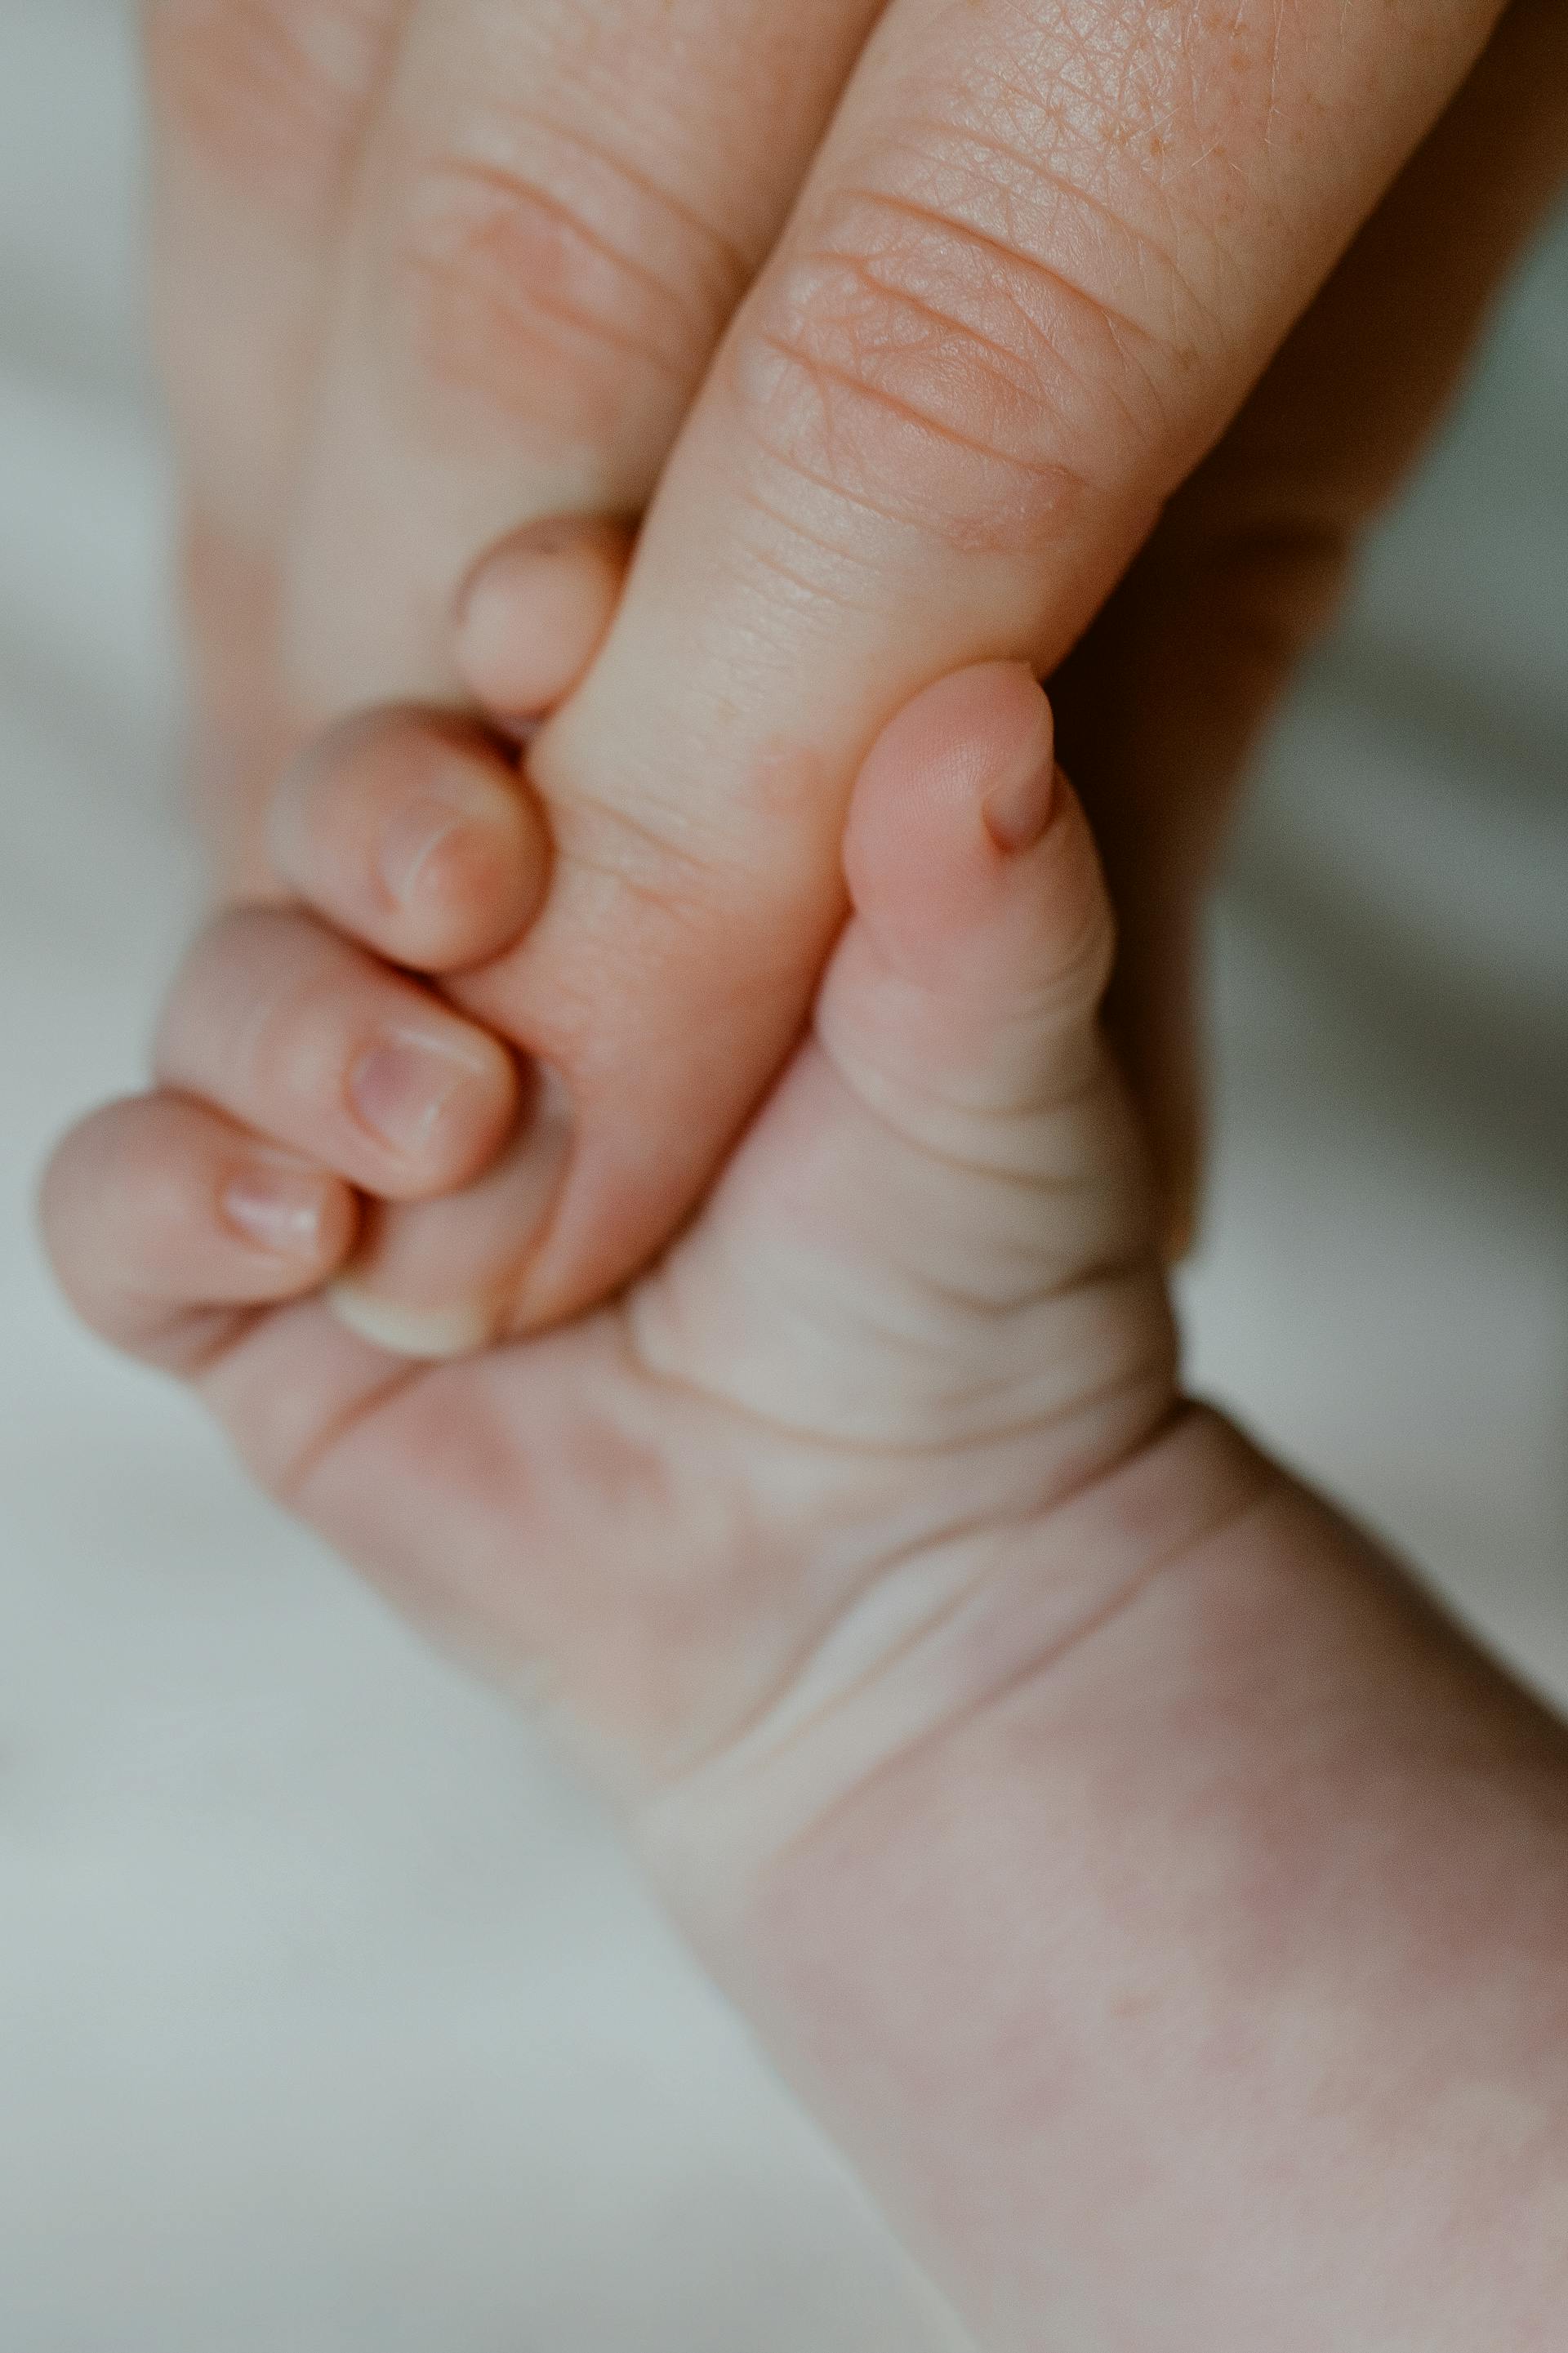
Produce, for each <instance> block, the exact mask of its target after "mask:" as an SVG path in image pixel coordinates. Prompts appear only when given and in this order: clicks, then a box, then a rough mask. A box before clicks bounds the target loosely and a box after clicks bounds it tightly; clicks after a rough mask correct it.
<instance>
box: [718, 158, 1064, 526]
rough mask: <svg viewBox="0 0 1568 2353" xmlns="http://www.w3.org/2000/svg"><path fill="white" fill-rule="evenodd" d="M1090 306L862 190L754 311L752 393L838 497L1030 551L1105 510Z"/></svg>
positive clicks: (780, 440) (999, 251)
mask: <svg viewBox="0 0 1568 2353" xmlns="http://www.w3.org/2000/svg"><path fill="white" fill-rule="evenodd" d="M1089 308H1090V306H1089V298H1087V297H1084V296H1080V295H1078V294H1077V293H1076V291H1075V290H1071V289H1070V288H1068V286H1067V285H1066V283H1065V281H1062V280H1058V279H1057V278H1056V277H1055V276H1054V274H1053V273H1051V272H1050V271H1048V270H1047V269H1045V268H1044V267H1043V266H1042V265H1041V264H1039V263H1037V262H1036V261H1034V260H1032V259H1029V258H1028V257H1026V256H1025V255H1023V254H1021V253H1018V252H1016V251H1013V250H1011V249H1010V248H1008V247H1007V246H1005V244H1002V243H999V242H998V241H997V240H996V239H995V238H994V237H992V236H990V235H989V234H988V233H986V232H984V231H982V230H979V229H977V228H974V227H971V226H970V225H968V224H966V223H965V222H963V220H960V219H958V218H955V217H951V216H947V215H945V214H944V213H942V211H941V210H940V209H937V208H935V207H928V206H925V205H923V204H921V203H919V202H917V201H915V200H913V199H906V198H904V197H901V196H898V197H895V196H892V195H887V194H885V193H881V192H877V191H864V192H854V193H851V194H847V195H843V196H841V197H839V198H838V199H837V201H836V203H835V205H834V206H833V207H832V208H831V209H830V210H829V211H828V213H827V214H826V216H825V217H824V218H823V219H822V220H821V221H820V222H819V223H818V225H817V234H816V237H814V239H813V241H812V243H811V244H810V246H809V248H807V249H805V250H804V251H803V252H801V253H800V254H799V255H798V256H797V257H796V258H795V259H793V260H791V261H790V262H789V263H787V264H786V265H785V266H784V268H783V269H782V270H781V271H780V273H779V275H778V277H777V279H776V280H775V281H774V282H773V284H772V285H771V286H770V287H768V288H767V290H765V292H764V293H763V295H762V296H760V298H759V300H758V301H757V302H756V304H755V305H754V306H753V311H752V316H751V318H750V319H749V321H748V332H746V334H745V335H744V336H743V338H742V346H741V350H740V352H739V354H738V369H739V377H738V390H739V396H740V399H741V403H742V409H743V412H744V413H745V415H746V417H747V418H748V420H749V422H750V425H751V427H752V431H753V432H754V434H755V435H756V437H757V438H759V440H761V441H762V442H763V445H764V446H765V448H767V449H768V451H769V452H770V453H771V454H773V455H774V456H776V457H777V458H779V459H782V460H784V461H785V462H787V463H789V464H790V465H792V466H794V467H795V468H796V469H797V470H801V471H803V472H805V473H806V474H809V475H811V476H813V477H815V478H816V479H817V480H819V481H821V482H823V483H824V484H826V486H827V487H828V488H830V489H832V490H834V491H838V492H840V493H842V494H843V495H845V496H847V497H848V498H850V499H852V500H856V501H861V502H864V503H867V504H869V505H871V506H873V507H874V508H876V509H878V510H879V511H880V512H883V513H885V514H887V515H888V516H889V518H890V519H892V520H894V521H897V522H908V523H911V524H915V525H918V526H920V527H921V528H922V529H925V530H927V531H931V532H932V533H936V534H937V535H939V536H941V537H942V538H943V539H945V540H947V541H948V542H950V543H953V544H954V545H956V546H957V547H959V548H960V549H961V550H964V551H974V552H979V553H986V552H991V551H1000V552H1015V551H1021V552H1026V551H1028V550H1030V549H1032V548H1034V547H1036V546H1037V545H1040V544H1042V543H1048V542H1049V541H1051V540H1052V539H1054V538H1055V537H1057V536H1058V535H1059V534H1061V533H1063V532H1065V531H1066V530H1067V529H1068V528H1069V527H1070V525H1071V522H1072V520H1073V518H1074V516H1075V515H1076V513H1077V512H1078V511H1079V508H1080V506H1081V505H1082V503H1083V502H1084V501H1085V500H1086V499H1088V498H1089V497H1091V496H1093V495H1094V480H1093V471H1094V470H1093V467H1092V465H1091V463H1090V461H1089V451H1091V450H1095V451H1096V452H1097V444H1096V442H1095V440H1094V439H1093V438H1090V439H1089V442H1088V444H1087V446H1086V444H1085V440H1084V435H1083V431H1082V427H1083V425H1084V423H1085V419H1086V412H1088V411H1089V410H1090V409H1092V406H1093V404H1092V402H1091V401H1090V400H1089V397H1088V392H1089V386H1088V384H1087V382H1086V377H1087V375H1088V357H1087V355H1086V349H1085V346H1086V343H1087V342H1089V340H1091V330H1092V325H1093V322H1092V320H1091V319H1090V318H1089V317H1088V316H1087V315H1084V314H1086V313H1087V312H1088V311H1089ZM1101 438H1102V437H1101Z"/></svg>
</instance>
